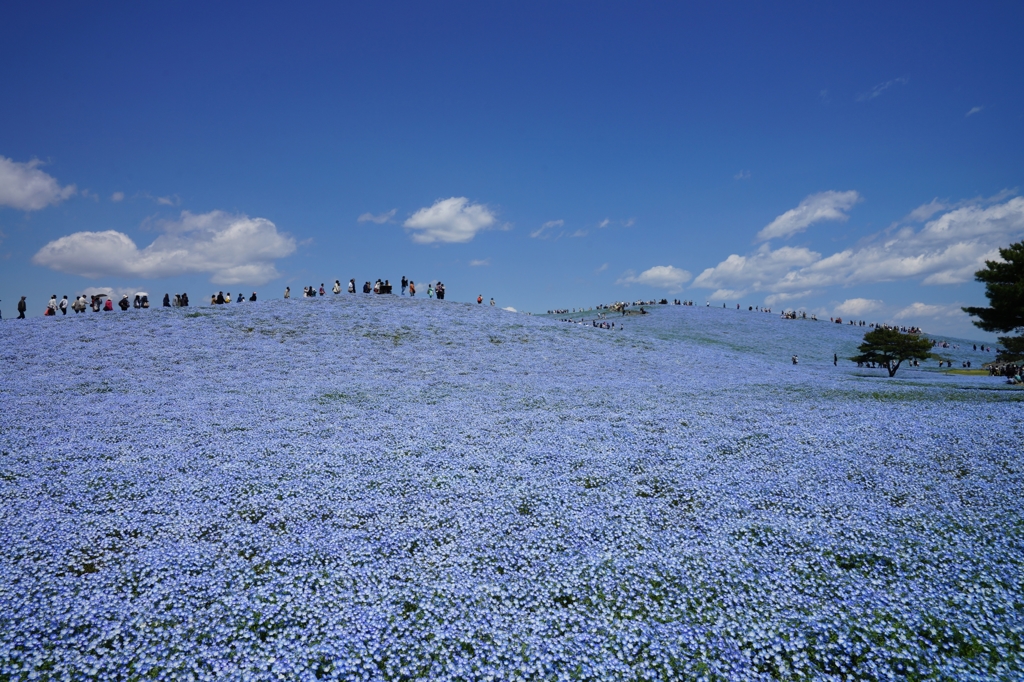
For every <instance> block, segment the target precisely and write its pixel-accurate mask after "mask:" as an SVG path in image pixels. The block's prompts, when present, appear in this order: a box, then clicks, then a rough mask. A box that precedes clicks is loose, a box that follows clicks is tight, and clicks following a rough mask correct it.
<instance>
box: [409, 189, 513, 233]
mask: <svg viewBox="0 0 1024 682" xmlns="http://www.w3.org/2000/svg"><path fill="white" fill-rule="evenodd" d="M495 219H496V218H495V215H494V213H493V212H492V211H491V210H490V209H489V208H487V207H486V206H484V205H483V204H471V203H469V199H467V198H466V197H451V198H450V199H438V200H437V201H436V202H434V205H433V206H428V207H426V208H421V209H420V210H418V211H416V212H415V213H413V214H412V216H411V217H410V218H409V219H408V220H406V221H405V223H404V224H403V225H404V226H405V227H406V228H408V229H410V230H415V232H413V235H412V240H413V241H414V242H417V243H420V244H433V243H434V242H445V243H465V242H468V241H471V240H472V239H473V237H475V236H476V233H477V232H479V231H480V230H486V229H488V228H489V227H491V226H492V225H494V222H495Z"/></svg>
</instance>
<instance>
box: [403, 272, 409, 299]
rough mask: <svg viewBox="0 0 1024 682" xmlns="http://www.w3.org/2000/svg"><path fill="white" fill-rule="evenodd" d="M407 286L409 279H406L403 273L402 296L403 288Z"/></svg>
mask: <svg viewBox="0 0 1024 682" xmlns="http://www.w3.org/2000/svg"><path fill="white" fill-rule="evenodd" d="M408 286H409V280H407V279H406V278H405V275H402V296H405V290H406V288H407V287H408Z"/></svg>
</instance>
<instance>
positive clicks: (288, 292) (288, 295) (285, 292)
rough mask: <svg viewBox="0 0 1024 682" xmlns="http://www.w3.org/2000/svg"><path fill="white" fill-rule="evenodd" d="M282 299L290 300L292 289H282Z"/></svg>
mask: <svg viewBox="0 0 1024 682" xmlns="http://www.w3.org/2000/svg"><path fill="white" fill-rule="evenodd" d="M284 297H285V298H291V297H292V288H291V287H285V288H284Z"/></svg>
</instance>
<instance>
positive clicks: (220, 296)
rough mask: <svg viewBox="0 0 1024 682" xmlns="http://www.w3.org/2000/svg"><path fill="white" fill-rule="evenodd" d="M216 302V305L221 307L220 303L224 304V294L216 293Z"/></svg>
mask: <svg viewBox="0 0 1024 682" xmlns="http://www.w3.org/2000/svg"><path fill="white" fill-rule="evenodd" d="M216 301H217V305H221V304H222V303H224V292H223V291H218V292H217V299H216Z"/></svg>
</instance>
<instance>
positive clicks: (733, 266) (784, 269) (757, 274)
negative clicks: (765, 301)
mask: <svg viewBox="0 0 1024 682" xmlns="http://www.w3.org/2000/svg"><path fill="white" fill-rule="evenodd" d="M820 259H821V254H820V253H818V252H816V251H811V250H810V249H807V248H804V247H802V246H801V247H793V246H783V247H782V248H780V249H775V250H772V249H771V247H770V246H769V245H768V244H763V245H761V248H759V249H758V250H757V251H756V252H754V253H752V254H750V255H747V256H740V255H738V254H732V255H730V256H729V257H728V258H726V259H725V260H724V261H722V262H721V263H719V264H718V265H716V266H715V267H713V268H707V269H706V270H704V271H703V272H702V273H700V274H699V275H698V276H697V279H695V280H693V286H695V287H700V288H703V289H726V290H730V291H731V292H738V293H739V294H740V295H742V294H743V293H745V292H747V291H764V290H770V289H771V287H772V285H774V284H776V283H777V282H778V281H779V280H781V279H783V278H784V277H786V275H787V273H789V272H791V271H792V270H793V269H794V268H801V267H805V266H808V265H811V264H812V263H815V262H817V261H818V260H820Z"/></svg>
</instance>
